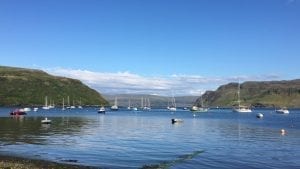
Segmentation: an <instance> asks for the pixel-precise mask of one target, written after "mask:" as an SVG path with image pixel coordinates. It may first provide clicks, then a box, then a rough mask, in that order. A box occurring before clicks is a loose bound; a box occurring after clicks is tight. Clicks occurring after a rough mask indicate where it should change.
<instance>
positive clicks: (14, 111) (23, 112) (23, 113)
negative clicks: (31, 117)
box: [10, 109, 26, 116]
mask: <svg viewBox="0 0 300 169" xmlns="http://www.w3.org/2000/svg"><path fill="white" fill-rule="evenodd" d="M10 115H12V116H18V115H26V112H25V111H24V110H23V109H15V110H13V111H11V112H10Z"/></svg>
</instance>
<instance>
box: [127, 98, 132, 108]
mask: <svg viewBox="0 0 300 169" xmlns="http://www.w3.org/2000/svg"><path fill="white" fill-rule="evenodd" d="M127 109H128V110H131V103H130V98H129V100H128V107H127Z"/></svg>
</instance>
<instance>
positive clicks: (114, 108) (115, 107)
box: [110, 97, 119, 111]
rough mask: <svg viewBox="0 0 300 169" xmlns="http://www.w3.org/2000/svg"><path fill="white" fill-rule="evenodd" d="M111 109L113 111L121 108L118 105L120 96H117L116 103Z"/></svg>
mask: <svg viewBox="0 0 300 169" xmlns="http://www.w3.org/2000/svg"><path fill="white" fill-rule="evenodd" d="M110 110H112V111H117V110H119V107H118V98H117V97H115V104H114V105H113V106H111V107H110Z"/></svg>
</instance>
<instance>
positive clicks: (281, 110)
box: [275, 107, 290, 114]
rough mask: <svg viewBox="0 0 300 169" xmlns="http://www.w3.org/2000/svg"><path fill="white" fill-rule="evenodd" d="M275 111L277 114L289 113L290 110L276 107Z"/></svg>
mask: <svg viewBox="0 0 300 169" xmlns="http://www.w3.org/2000/svg"><path fill="white" fill-rule="evenodd" d="M275 111H276V113H279V114H289V113H290V111H289V110H288V109H287V108H286V107H283V108H281V109H277V110H275Z"/></svg>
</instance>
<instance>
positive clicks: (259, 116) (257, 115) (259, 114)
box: [256, 113, 264, 119]
mask: <svg viewBox="0 0 300 169" xmlns="http://www.w3.org/2000/svg"><path fill="white" fill-rule="evenodd" d="M256 117H257V118H259V119H261V118H263V117H264V115H263V114H262V113H257V114H256Z"/></svg>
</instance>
